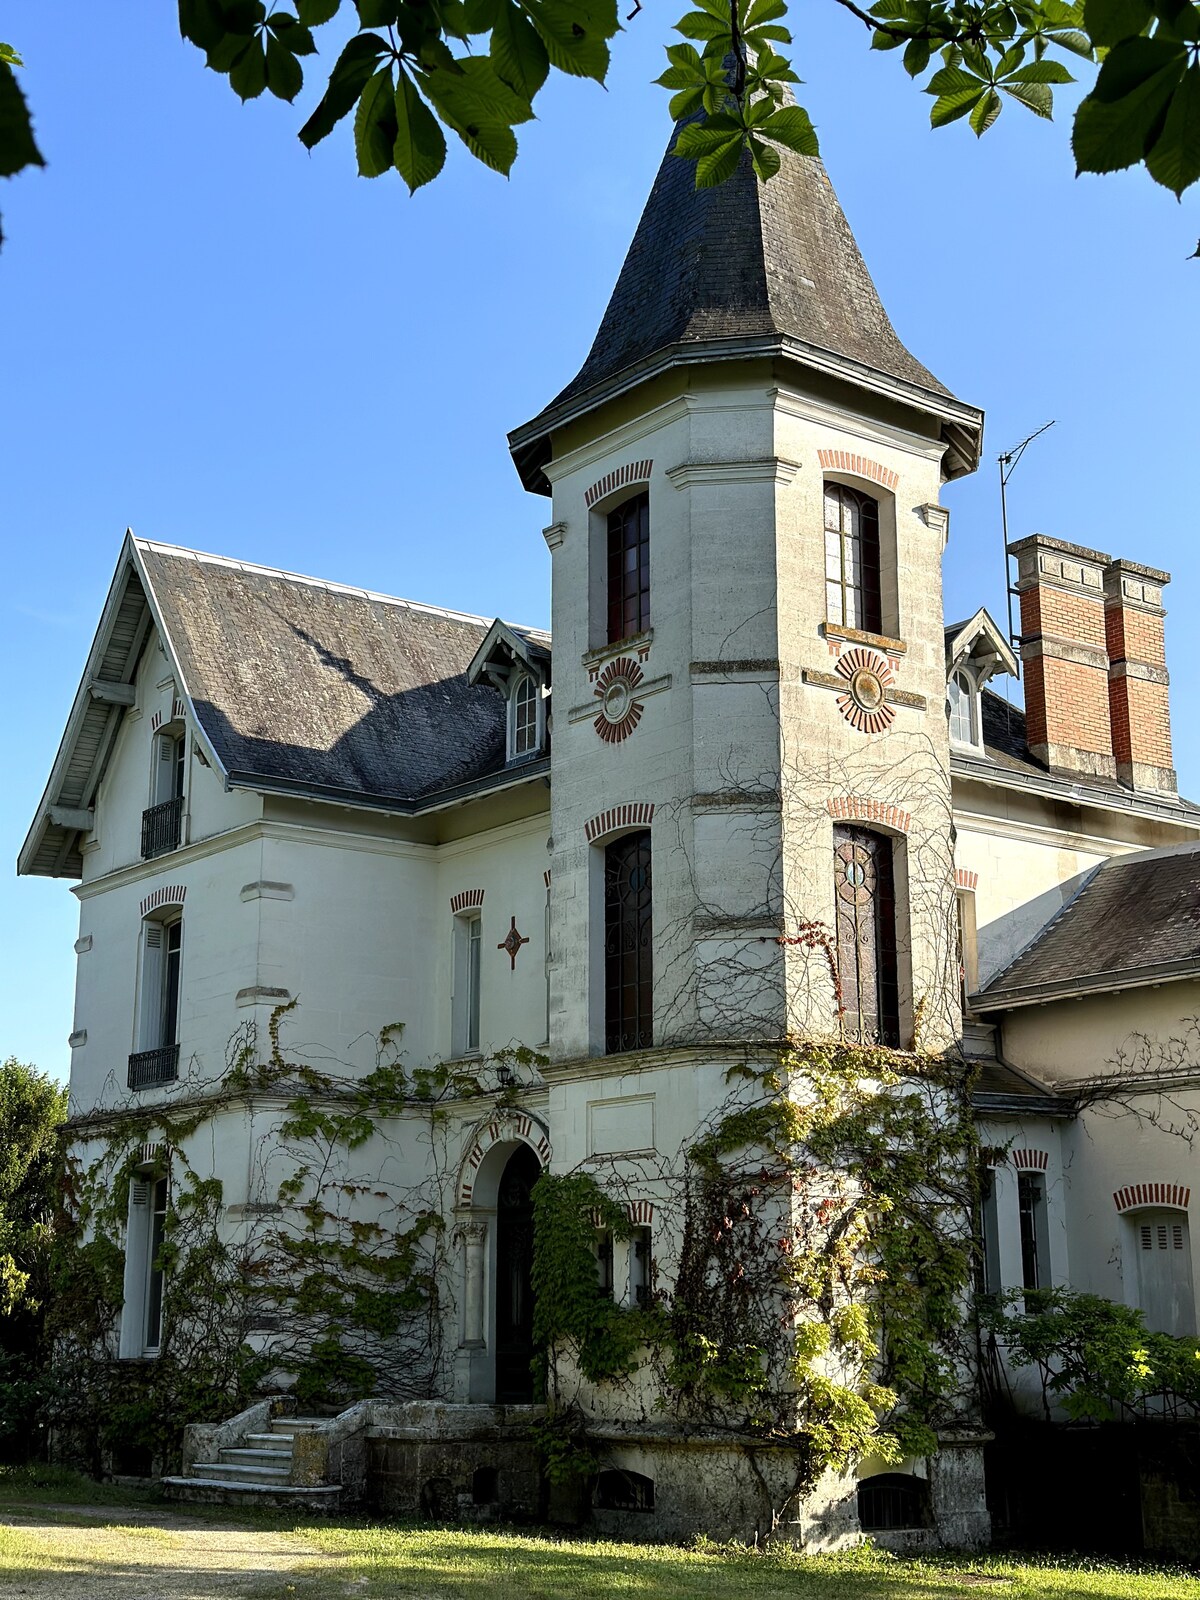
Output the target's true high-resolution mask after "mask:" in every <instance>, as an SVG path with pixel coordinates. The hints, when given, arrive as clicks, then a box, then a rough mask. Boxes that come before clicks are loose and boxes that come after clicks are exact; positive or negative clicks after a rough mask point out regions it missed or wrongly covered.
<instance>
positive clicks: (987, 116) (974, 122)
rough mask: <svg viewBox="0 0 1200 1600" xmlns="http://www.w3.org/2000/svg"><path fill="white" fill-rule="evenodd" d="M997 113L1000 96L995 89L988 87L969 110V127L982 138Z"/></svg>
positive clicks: (998, 111) (998, 113) (998, 112)
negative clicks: (975, 104) (973, 107)
mask: <svg viewBox="0 0 1200 1600" xmlns="http://www.w3.org/2000/svg"><path fill="white" fill-rule="evenodd" d="M999 115H1000V96H999V95H998V94H997V93H996V91H995V89H989V90H988V91H987V93H986V94H985V95H984V96H983V97H982V99H981V100H980V101H979V103H978V105H977V106H976V107H975V109H974V111H972V112H971V127H972V128H973V129H974V130H975V134H976V136H977V137H978V138H982V137H983V135H984V134H985V133H986V132H987V131H988V129H989V128H990V127H991V125H992V123H993V122H995V120H996V118H997V117H998V116H999Z"/></svg>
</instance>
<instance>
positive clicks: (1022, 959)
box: [971, 840, 1200, 1012]
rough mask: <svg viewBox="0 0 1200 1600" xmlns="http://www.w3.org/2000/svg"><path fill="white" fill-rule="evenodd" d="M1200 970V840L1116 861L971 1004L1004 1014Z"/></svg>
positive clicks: (1089, 881) (1102, 867)
mask: <svg viewBox="0 0 1200 1600" xmlns="http://www.w3.org/2000/svg"><path fill="white" fill-rule="evenodd" d="M1198 972H1200V840H1193V841H1190V842H1189V843H1187V844H1181V845H1172V846H1169V847H1167V848H1166V849H1162V850H1141V851H1137V852H1136V853H1134V854H1132V855H1126V856H1115V857H1113V858H1112V859H1111V860H1109V861H1105V862H1103V863H1102V864H1101V865H1100V866H1098V867H1096V868H1094V869H1093V871H1092V872H1091V873H1090V874H1089V875H1088V876H1087V877H1086V878H1085V879H1084V881H1083V884H1082V885H1081V887H1080V888H1079V890H1078V892H1077V893H1076V894H1075V896H1074V898H1073V899H1071V900H1070V901H1068V903H1067V904H1066V905H1065V906H1064V907H1063V909H1062V910H1061V911H1060V912H1059V913H1058V915H1057V916H1056V917H1054V918H1053V919H1052V920H1051V921H1050V922H1048V923H1047V924H1046V926H1045V928H1043V929H1042V931H1041V933H1039V934H1038V936H1037V938H1036V939H1034V940H1033V942H1032V943H1031V944H1029V945H1028V946H1027V947H1026V948H1025V949H1024V950H1023V951H1022V952H1021V954H1020V955H1019V956H1017V958H1016V960H1015V961H1013V962H1012V963H1011V964H1010V965H1009V966H1008V967H1006V968H1005V970H1004V971H1003V972H1001V973H999V974H997V976H996V977H994V978H993V979H992V980H991V982H990V983H989V984H988V985H987V987H986V988H985V989H984V990H983V991H982V992H981V993H980V994H979V995H977V996H975V997H973V999H972V1002H971V1004H972V1008H973V1009H974V1010H976V1011H983V1012H989V1011H1002V1010H1007V1009H1009V1008H1010V1007H1013V1006H1019V1005H1030V1004H1034V1003H1037V1002H1040V1001H1044V1000H1049V999H1054V998H1059V997H1062V996H1064V995H1068V994H1078V993H1081V992H1089V991H1092V992H1097V993H1101V992H1104V991H1105V990H1112V989H1120V988H1125V987H1128V986H1131V985H1136V984H1140V983H1151V982H1159V981H1163V980H1167V979H1170V978H1173V977H1184V976H1192V975H1194V974H1196V973H1198Z"/></svg>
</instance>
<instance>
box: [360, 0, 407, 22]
mask: <svg viewBox="0 0 1200 1600" xmlns="http://www.w3.org/2000/svg"><path fill="white" fill-rule="evenodd" d="M354 5H355V8H356V9H357V11H358V24H359V27H360V28H387V27H390V26H391V25H392V24H393V23H394V22H395V21H396V20H397V18H398V17H399V15H400V7H399V5H398V4H397V3H396V0H354Z"/></svg>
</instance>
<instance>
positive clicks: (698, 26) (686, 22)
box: [675, 11, 733, 45]
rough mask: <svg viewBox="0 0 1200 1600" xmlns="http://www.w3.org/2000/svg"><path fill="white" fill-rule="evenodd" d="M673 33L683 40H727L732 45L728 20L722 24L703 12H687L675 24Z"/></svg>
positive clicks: (717, 19)
mask: <svg viewBox="0 0 1200 1600" xmlns="http://www.w3.org/2000/svg"><path fill="white" fill-rule="evenodd" d="M675 31H676V33H681V34H682V35H683V37H684V38H685V39H721V40H725V39H728V41H729V43H730V45H732V44H733V34H732V32H731V31H730V27H729V22H728V20H725V21H724V22H722V21H721V20H720V19H719V18H718V17H710V16H709V15H708V13H707V12H705V11H689V12H688V13H687V15H686V16H683V17H680V19H679V21H678V22H677V23H676V24H675Z"/></svg>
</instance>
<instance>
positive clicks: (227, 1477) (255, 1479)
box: [188, 1461, 291, 1483]
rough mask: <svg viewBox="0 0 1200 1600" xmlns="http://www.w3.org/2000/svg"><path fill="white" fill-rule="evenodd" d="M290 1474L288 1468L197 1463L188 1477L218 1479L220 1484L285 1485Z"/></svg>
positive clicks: (240, 1463)
mask: <svg viewBox="0 0 1200 1600" xmlns="http://www.w3.org/2000/svg"><path fill="white" fill-rule="evenodd" d="M290 1472H291V1469H290V1468H289V1467H254V1466H249V1465H246V1464H244V1463H242V1462H240V1461H238V1462H230V1461H197V1462H194V1463H193V1465H192V1469H191V1472H190V1473H189V1474H188V1475H189V1477H194V1478H219V1479H220V1480H221V1481H222V1482H237V1483H286V1482H287V1481H288V1477H289V1476H290Z"/></svg>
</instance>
